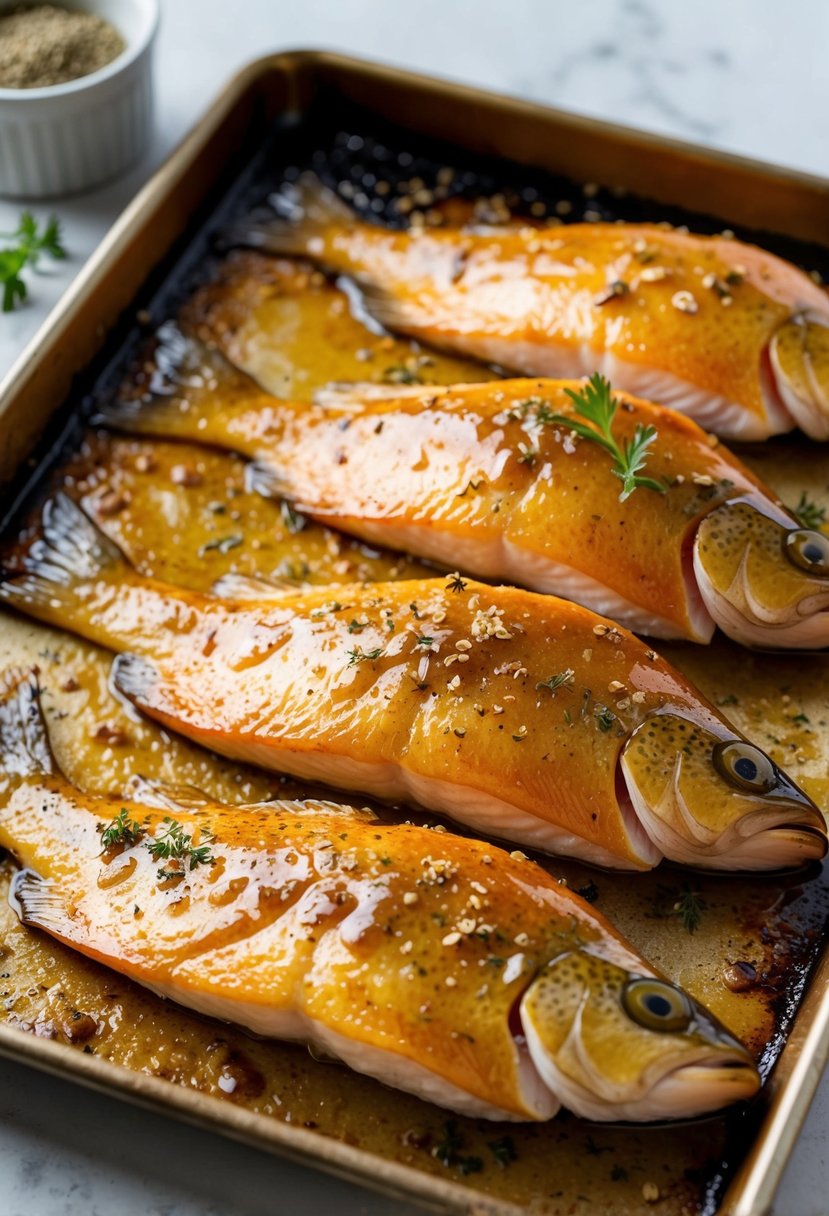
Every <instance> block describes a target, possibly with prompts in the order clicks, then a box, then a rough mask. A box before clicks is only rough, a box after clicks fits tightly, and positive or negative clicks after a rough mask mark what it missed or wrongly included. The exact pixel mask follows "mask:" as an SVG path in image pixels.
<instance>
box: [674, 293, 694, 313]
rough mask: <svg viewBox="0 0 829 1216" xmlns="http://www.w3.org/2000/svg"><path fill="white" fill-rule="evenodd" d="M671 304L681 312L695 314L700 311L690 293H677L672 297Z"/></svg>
mask: <svg viewBox="0 0 829 1216" xmlns="http://www.w3.org/2000/svg"><path fill="white" fill-rule="evenodd" d="M671 303H672V304H673V306H674V308H676V309H678V310H679V312H688V313H693V312H697V311H698V309H699V305H698V304H697V302H696V300H695V299H694V297H693V296H692V295H691V292H690V291H675V292H674V294H673V295H672V296H671Z"/></svg>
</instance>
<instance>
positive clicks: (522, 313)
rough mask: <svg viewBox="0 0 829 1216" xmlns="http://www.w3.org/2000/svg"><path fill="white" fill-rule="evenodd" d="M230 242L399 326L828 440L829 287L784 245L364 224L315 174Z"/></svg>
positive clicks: (552, 371)
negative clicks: (310, 269)
mask: <svg viewBox="0 0 829 1216" xmlns="http://www.w3.org/2000/svg"><path fill="white" fill-rule="evenodd" d="M272 202H273V203H274V205H275V206H276V208H277V210H278V211H280V212H281V213H282V214H280V215H277V216H275V218H274V219H273V220H271V221H269V222H264V223H259V222H255V221H250V222H243V223H240V224H238V225H236V226H235V227H234V228H233V229H232V230H231V231H230V233H229V234H228V239H229V240H230V241H235V242H236V243H238V244H247V245H250V246H253V247H255V248H258V249H263V250H265V251H266V252H270V253H279V254H285V253H288V254H301V255H302V256H304V257H308V258H310V259H311V260H312V261H314V262H316V263H317V264H318V265H319V266H321V267H323V268H324V269H326V270H330V271H333V272H336V273H339V274H344V275H347V276H348V277H350V278H351V279H352V280H354V282H356V283H357V284H358V286H359V287H360V288H361V290H362V292H363V294H364V299H365V304H366V307H367V308H368V310H369V311H370V312H371V313H372V314H373V315H374V317H375V318H376V319H377V320H378V321H379V322H380V323H381V324H382V325H384V326H385V327H386V328H387V329H389V330H392V331H396V332H400V333H404V334H408V335H411V336H412V337H415V338H417V339H418V340H422V341H424V342H428V343H430V344H431V345H433V346H437V347H443V348H446V349H448V350H450V351H455V352H458V353H461V354H464V355H471V356H473V357H475V358H479V359H482V360H484V361H485V362H488V363H495V364H498V365H499V366H501V367H505V368H509V369H511V370H512V371H515V372H520V373H522V374H526V375H539V376H557V377H558V376H560V377H566V378H577V377H579V376H582V375H592V374H593V373H594V372H597V371H598V372H601V373H603V374H604V375H605V376H607V377H608V379H610V380H612V382H613V383H614V384H615V385H617V386H618V387H619V388H621V389H624V390H626V391H627V392H630V393H635V394H636V395H637V396H639V397H643V398H645V399H646V400H649V401H658V402H660V403H661V404H663V405H670V406H673V408H674V409H678V410H681V411H682V412H683V413H686V414H688V415H690V417H692V418H694V419H695V420H696V421H697V422H699V423H700V424H701V425H702V426H704V427H706V429H708V430H711V431H714V432H716V434H718V435H723V436H725V437H728V438H732V439H767V438H768V437H769V436H770V435H777V434H781V433H782V432H784V431H789V430H792V429H793V428H794V427H798V426H799V427H800V428H801V429H802V430H804V431H805V432H806V433H807V434H808V435H811V436H812V437H813V438H815V439H826V438H829V299H827V295H826V293H825V292H824V291H823V289H822V288H820V287H819V286H817V284H816V283H814V282H813V281H812V279H810V278H809V276H808V275H807V274H805V273H804V272H803V271H801V270H798V269H797V268H796V267H795V266H793V265H791V264H790V263H789V262H786V261H784V260H783V259H782V258H778V257H775V256H774V255H773V254H770V253H767V252H766V251H765V250H763V249H759V248H757V247H756V246H754V245H747V244H744V243H743V242H741V241H736V240H728V239H726V238H724V237H721V236H699V235H695V234H693V233H687V232H682V231H680V230H675V229H671V228H668V227H663V226H662V225H658V226H657V225H651V224H601V223H599V224H566V225H562V226H559V227H555V228H547V229H539V228H530V227H525V228H521V227H505V228H484V229H474V228H472V229H460V228H451V227H447V228H429V229H410V230H408V231H402V232H401V231H399V230H393V229H390V228H383V227H380V226H379V225H375V224H367V223H363V222H361V221H360V220H359V219H358V218H357V216H356V215H355V213H354V212H353V211H351V210H350V208H348V207H347V206H346V204H345V203H343V202H342V201H341V200H340V199H339V198H338V197H337V196H336V195H335V194H333V193H332V192H331V191H330V190H327V189H325V188H323V187H322V186H321V185H320V183H319V181H317V179H316V178H314V177H313V176H310V175H306V176H305V177H304V178H302V179H301V180H300V182H299V183H298V184H297V185H296V186H294V187H292V188H291V189H290V192H288V191H286V192H284V193H282V194H280V195H276V196H274V197H273V199H272Z"/></svg>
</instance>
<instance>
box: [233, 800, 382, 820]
mask: <svg viewBox="0 0 829 1216" xmlns="http://www.w3.org/2000/svg"><path fill="white" fill-rule="evenodd" d="M254 805H255V806H263V807H265V806H278V807H279V809H280V810H285V811H288V812H289V813H290V814H291V815H337V816H342V817H343V818H344V819H358V820H360V822H361V823H375V822H376V821H377V819H378V815H377V812H376V811H373V810H372V809H371V807H370V806H348V805H347V804H345V803H342V802H328V801H327V800H326V799H324V798H302V799H299V800H296V801H294V800H290V801H285V800H284V799H274V801H273V802H270V803H269V802H257V803H255V804H254Z"/></svg>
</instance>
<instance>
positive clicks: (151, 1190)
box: [0, 0, 829, 1216]
mask: <svg viewBox="0 0 829 1216" xmlns="http://www.w3.org/2000/svg"><path fill="white" fill-rule="evenodd" d="M299 47H325V48H329V49H336V50H342V51H347V52H350V53H353V54H356V55H365V56H370V57H373V58H376V59H382V60H386V61H388V62H393V63H399V64H401V65H403V66H406V67H411V68H415V69H418V70H421V71H425V72H430V73H432V74H436V75H442V76H447V77H453V78H455V79H458V80H463V81H467V82H469V83H473V84H478V85H483V86H485V87H487V88H492V89H501V90H504V91H506V92H510V93H514V94H518V95H521V96H524V97H529V98H533V99H536V100H540V101H545V102H550V103H552V104H555V105H557V106H561V107H564V108H568V109H573V110H579V111H581V112H583V113H587V114H591V115H595V116H597V117H599V118H606V119H612V120H614V121H618V122H623V123H627V124H630V125H632V126H637V127H642V128H646V129H649V130H652V131H658V132H661V133H664V134H669V135H674V136H678V137H680V138H686V139H691V140H695V141H697V142H701V143H707V144H712V145H715V146H717V147H721V148H727V149H730V150H733V151H737V152H741V153H744V154H747V155H751V156H756V157H759V158H762V159H765V160H769V161H775V162H778V163H780V164H785V165H791V166H794V167H796V168H800V169H806V170H809V171H811V172H814V173H819V174H829V73H827V71H826V51H827V47H829V4H826V3H824V2H823V0H788V3H787V4H786V5H785V7H783V6H781V5H780V3H779V0H730V3H728V4H726V3H723V0H694V3H692V4H679V3H676V2H675V0H578V2H577V3H566V4H565V3H563V2H562V0H510V2H509V3H507V4H503V3H498V2H496V0H418V3H416V4H403V3H401V2H400V0H396V2H394V0H302V2H301V3H299V4H277V3H274V0H235V3H233V4H232V5H229V4H228V3H227V0H162V24H161V32H160V37H159V44H158V51H157V102H158V108H157V122H156V134H155V137H154V141H153V144H152V147H151V149H150V151H149V153H148V155H147V157H146V158H145V160H144V162H143V163H142V164H141V165H140V166H138V167H137V168H136V169H135V170H133V172H132V173H130V174H129V175H128V177H127V178H125V179H123V180H122V181H120V182H118V183H116V184H115V185H112V186H108V187H106V188H105V189H103V190H99V191H96V192H94V193H90V194H86V195H81V196H78V197H76V198H73V199H71V200H62V201H60V203H59V204H56V205H55V206H54V208H47V207H36V208H34V210H35V212H36V214H37V215H38V216H42V215H45V214H47V213H48V211H49V210H52V209H55V210H57V212H58V213H59V215H60V217H61V219H62V221H63V224H64V235H65V243H66V245H67V248H68V250H69V251H70V257H69V259H68V260H67V261H66V262H64V263H60V264H57V265H55V266H54V267H50V268H48V270H47V271H46V272H45V273H43V274H38V275H37V276H34V277H33V278H32V279H31V281H30V300H29V302H28V303H27V304H26V306H25V307H23V308H21V309H19V311H17V312H15V313H13V314H11V315H8V316H6V315H3V316H2V319H0V373H2V372H4V371H5V370H6V369H7V367H8V366H9V365H10V363H11V362H12V360H13V359H14V358H15V356H16V355H17V354H18V353H19V351H20V350H21V348H22V346H23V345H24V343H25V342H26V341H27V340H28V339H29V338H30V337H31V336H32V334H33V333H34V332H35V330H36V329H37V326H38V325H39V324H40V322H41V321H42V320H43V318H44V317H45V315H46V313H47V311H48V309H49V308H50V307H51V306H52V304H53V303H54V302H55V301H56V300H57V299H58V298H59V296H60V295H61V293H62V292H63V291H64V290H65V289H66V287H67V286H68V284H69V282H70V281H71V279H72V277H73V276H74V275H75V274H76V273H77V271H78V270H79V269H80V267H81V265H82V264H83V261H84V259H85V258H86V257H87V256H88V255H89V254H90V253H91V252H92V250H93V249H94V248H95V246H96V245H97V243H98V242H99V240H100V239H101V237H102V235H103V234H104V232H105V231H106V229H107V228H108V226H109V225H110V224H111V222H112V221H113V219H114V218H115V216H116V215H117V214H118V212H119V211H120V209H121V208H122V207H123V206H124V205H125V203H126V202H127V201H128V200H129V199H130V197H131V196H132V195H133V194H134V193H135V191H136V189H137V188H138V187H139V186H140V185H141V184H142V182H143V181H144V180H145V179H146V177H147V176H148V175H149V173H150V172H151V171H152V169H153V168H154V167H155V166H156V165H157V164H158V163H159V161H160V160H161V159H162V158H163V156H164V155H165V154H166V153H167V152H168V151H169V150H170V149H171V148H172V146H173V145H174V144H175V143H176V142H177V141H178V140H179V139H180V137H181V136H182V135H183V134H184V133H185V131H186V130H187V129H188V128H189V127H190V126H191V125H192V123H193V122H194V121H195V120H196V119H197V117H198V116H199V114H200V112H201V111H202V109H203V108H204V106H205V105H206V104H207V103H208V102H209V101H210V100H211V98H212V97H213V95H214V94H215V93H216V92H217V91H218V89H219V88H220V87H221V86H222V84H223V83H224V82H225V81H226V80H227V79H228V78H229V77H230V75H231V74H232V73H233V72H234V71H235V70H236V69H237V68H239V67H240V66H241V65H242V64H244V63H245V62H247V61H249V60H250V59H252V58H254V57H256V56H258V55H261V54H264V53H265V52H267V51H272V50H278V49H288V48H299ZM18 214H19V207H18V206H17V205H12V204H9V203H4V202H2V201H0V231H7V230H9V229H12V228H14V227H15V226H16V222H17V216H18ZM827 1141H829V1084H827V1081H826V1079H824V1084H823V1087H822V1089H821V1091H820V1093H819V1096H818V1099H817V1101H816V1102H815V1104H814V1106H813V1108H812V1111H811V1112H810V1115H809V1118H808V1121H807V1123H806V1126H805V1128H804V1130H803V1133H802V1134H801V1137H800V1140H799V1143H798V1146H797V1149H796V1152H795V1154H794V1156H793V1158H792V1161H791V1163H790V1165H789V1168H788V1170H787V1173H786V1176H785V1178H784V1181H783V1185H782V1188H781V1191H780V1194H779V1197H778V1201H777V1204H776V1208H775V1211H776V1213H777V1216H825V1214H826V1213H827V1212H829V1198H827V1178H829V1170H827V1156H829V1154H828V1153H827ZM391 1210H392V1205H391V1204H390V1203H389V1201H388V1200H385V1199H382V1198H379V1197H377V1196H373V1195H371V1194H370V1193H369V1192H367V1191H361V1190H359V1189H358V1188H355V1187H349V1186H347V1185H346V1184H344V1183H341V1182H337V1181H333V1180H331V1179H327V1178H325V1177H324V1176H322V1175H318V1174H315V1173H312V1172H310V1171H308V1170H304V1169H302V1168H300V1167H299V1166H295V1165H291V1164H288V1163H286V1162H283V1161H279V1160H275V1159H272V1158H270V1157H267V1156H265V1155H264V1154H260V1153H258V1152H255V1151H254V1150H251V1149H245V1148H242V1147H240V1146H238V1145H234V1144H231V1143H229V1142H225V1141H223V1140H220V1139H218V1138H216V1137H213V1136H210V1135H208V1134H207V1133H204V1132H200V1131H196V1130H194V1129H191V1128H187V1127H184V1126H181V1125H177V1124H175V1123H173V1122H171V1121H169V1120H166V1119H163V1118H161V1117H159V1116H157V1115H151V1114H147V1113H145V1112H141V1111H138V1110H136V1109H134V1108H130V1107H126V1106H123V1105H120V1104H119V1103H117V1102H115V1101H114V1100H111V1099H108V1098H104V1097H101V1096H99V1095H94V1094H90V1093H87V1092H84V1091H81V1090H79V1089H77V1088H75V1087H73V1086H71V1085H69V1084H67V1083H66V1082H62V1081H58V1080H55V1079H53V1078H49V1077H45V1076H41V1075H39V1074H36V1073H34V1072H31V1071H29V1070H28V1069H26V1068H23V1067H22V1066H19V1065H16V1064H11V1063H8V1062H6V1061H2V1060H0V1212H2V1213H3V1214H4V1216H24V1213H25V1216H95V1214H97V1213H107V1214H108V1216H109V1214H117V1216H212V1214H216V1216H259V1214H260V1213H262V1214H264V1213H266V1212H267V1213H269V1214H273V1213H280V1214H281V1213H286V1214H287V1213H291V1214H292V1216H293V1214H294V1213H301V1214H302V1216H306V1214H307V1216H316V1214H317V1213H336V1214H337V1216H358V1214H360V1216H375V1213H376V1214H378V1216H379V1213H381V1212H382V1213H386V1212H389V1211H391ZM393 1210H394V1211H395V1212H396V1213H400V1216H406V1211H405V1209H404V1208H403V1207H402V1206H401V1205H399V1204H395V1205H394V1206H393Z"/></svg>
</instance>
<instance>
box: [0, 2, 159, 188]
mask: <svg viewBox="0 0 829 1216" xmlns="http://www.w3.org/2000/svg"><path fill="white" fill-rule="evenodd" d="M15 3H19V0H0V11H2V9H4V8H11V7H13V6H14V4H15ZM59 3H60V4H62V6H63V7H64V8H72V9H82V10H84V11H86V12H90V13H96V14H97V15H98V16H100V17H104V18H106V20H107V21H110V22H111V23H112V24H113V25H114V26H115V28H116V29H117V30H118V32H119V33H120V35H121V37H122V38H123V39H124V43H125V47H124V50H123V51H122V52H121V54H120V55H118V56H117V58H115V59H113V61H112V62H111V63H108V64H107V65H106V66H105V67H103V68H101V69H100V71H98V72H92V73H90V75H89V76H81V77H80V78H79V79H78V80H69V81H67V82H66V84H57V85H52V86H51V87H49V88H43V89H0V195H5V196H6V197H7V198H48V197H50V196H53V195H58V194H71V193H74V192H76V191H78V190H85V189H87V188H88V187H89V186H96V185H98V184H99V183H100V182H103V181H106V180H107V179H108V178H112V177H116V176H117V175H118V174H119V173H121V172H122V171H123V170H124V169H126V168H128V166H129V165H131V164H132V163H133V162H134V161H136V160H137V159H138V157H139V156H140V155H141V153H142V152H143V150H144V148H145V146H146V143H147V139H148V137H149V134H150V129H151V127H152V108H153V107H152V50H153V43H154V41H155V34H156V30H157V28H158V0H59Z"/></svg>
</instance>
